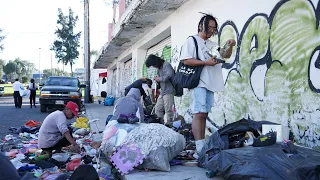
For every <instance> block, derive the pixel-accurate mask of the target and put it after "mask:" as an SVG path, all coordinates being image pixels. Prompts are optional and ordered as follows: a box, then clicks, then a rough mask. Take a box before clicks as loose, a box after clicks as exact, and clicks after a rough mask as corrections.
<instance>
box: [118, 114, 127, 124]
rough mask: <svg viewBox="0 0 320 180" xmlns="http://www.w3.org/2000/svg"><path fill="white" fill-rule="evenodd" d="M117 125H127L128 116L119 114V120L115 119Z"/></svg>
mask: <svg viewBox="0 0 320 180" xmlns="http://www.w3.org/2000/svg"><path fill="white" fill-rule="evenodd" d="M117 121H118V123H129V121H128V116H127V115H125V114H120V116H119V118H118V119H117Z"/></svg>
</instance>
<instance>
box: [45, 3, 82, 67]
mask: <svg viewBox="0 0 320 180" xmlns="http://www.w3.org/2000/svg"><path fill="white" fill-rule="evenodd" d="M78 19H79V18H78V16H74V13H73V11H72V9H71V8H69V14H68V15H67V16H65V15H64V14H63V12H62V10H61V9H60V8H59V9H58V20H57V25H58V26H57V29H56V31H55V34H56V35H57V39H56V40H55V41H54V42H53V44H52V45H51V50H53V51H55V57H56V58H57V59H58V62H59V63H63V64H64V65H68V64H69V65H70V67H71V73H73V71H72V66H73V65H74V64H75V60H76V59H77V58H78V57H79V51H78V48H79V47H80V36H81V32H77V33H75V32H74V29H75V27H76V23H77V21H78Z"/></svg>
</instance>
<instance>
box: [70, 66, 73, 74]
mask: <svg viewBox="0 0 320 180" xmlns="http://www.w3.org/2000/svg"><path fill="white" fill-rule="evenodd" d="M70 69H71V77H73V71H72V63H70Z"/></svg>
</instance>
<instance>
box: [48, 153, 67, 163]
mask: <svg viewBox="0 0 320 180" xmlns="http://www.w3.org/2000/svg"><path fill="white" fill-rule="evenodd" d="M69 157H70V156H69V155H68V154H67V153H55V154H53V155H52V159H55V160H57V161H59V162H66V161H67V160H68V159H69Z"/></svg>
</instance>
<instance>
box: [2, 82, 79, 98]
mask: <svg viewBox="0 0 320 180" xmlns="http://www.w3.org/2000/svg"><path fill="white" fill-rule="evenodd" d="M27 85H28V84H23V86H24V87H27ZM0 86H4V94H3V96H13V87H12V84H0ZM81 91H82V95H84V89H81ZM39 95H40V90H37V96H39Z"/></svg>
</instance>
